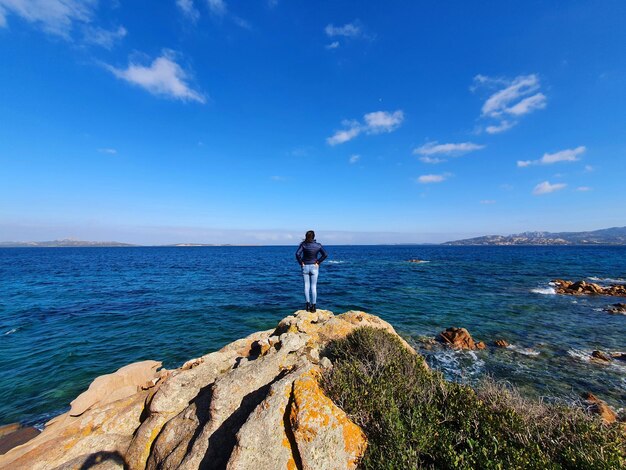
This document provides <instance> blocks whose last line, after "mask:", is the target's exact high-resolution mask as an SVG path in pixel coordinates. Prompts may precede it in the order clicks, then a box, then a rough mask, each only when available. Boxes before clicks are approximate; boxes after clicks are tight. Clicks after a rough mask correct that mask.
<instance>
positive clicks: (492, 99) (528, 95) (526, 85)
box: [471, 74, 547, 134]
mask: <svg viewBox="0 0 626 470" xmlns="http://www.w3.org/2000/svg"><path fill="white" fill-rule="evenodd" d="M482 88H487V89H491V90H493V89H496V90H497V91H495V92H492V94H491V95H490V96H489V97H488V98H487V100H486V101H485V102H484V104H483V106H482V110H481V117H483V118H485V119H493V120H496V121H497V122H496V123H494V124H490V125H488V126H487V127H486V129H485V131H486V132H487V133H489V134H498V133H500V132H504V131H507V130H509V129H511V128H512V127H514V126H515V125H517V123H518V121H517V120H516V119H518V118H520V117H522V116H525V115H526V114H530V113H532V112H533V111H535V110H538V109H543V108H545V107H546V102H547V97H546V95H544V94H543V93H542V92H541V91H539V90H540V88H541V83H540V80H539V77H538V76H537V75H536V74H531V75H519V76H517V77H515V78H513V79H506V78H493V77H488V76H486V75H476V76H475V77H474V84H473V86H472V88H471V89H472V91H476V90H478V89H482Z"/></svg>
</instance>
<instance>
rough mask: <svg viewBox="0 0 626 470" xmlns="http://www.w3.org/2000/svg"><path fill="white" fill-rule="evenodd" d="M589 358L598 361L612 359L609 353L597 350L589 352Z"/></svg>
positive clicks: (609, 360)
mask: <svg viewBox="0 0 626 470" xmlns="http://www.w3.org/2000/svg"><path fill="white" fill-rule="evenodd" d="M591 358H592V359H594V360H596V361H599V362H611V360H612V358H611V356H610V355H608V354H606V353H603V352H602V351H597V350H596V351H593V352H592V353H591Z"/></svg>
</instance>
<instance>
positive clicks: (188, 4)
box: [176, 0, 200, 21]
mask: <svg viewBox="0 0 626 470" xmlns="http://www.w3.org/2000/svg"><path fill="white" fill-rule="evenodd" d="M176 5H177V6H178V8H180V11H182V12H183V14H184V15H185V16H186V17H187V18H189V19H190V20H191V21H197V20H198V18H200V12H199V11H198V9H197V8H196V7H195V6H194V4H193V0H176Z"/></svg>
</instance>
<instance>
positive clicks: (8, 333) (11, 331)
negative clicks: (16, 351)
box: [4, 328, 19, 336]
mask: <svg viewBox="0 0 626 470" xmlns="http://www.w3.org/2000/svg"><path fill="white" fill-rule="evenodd" d="M17 330H19V328H12V329H10V330H9V331H5V333H4V336H7V335H12V334H13V333H15V332H16V331H17Z"/></svg>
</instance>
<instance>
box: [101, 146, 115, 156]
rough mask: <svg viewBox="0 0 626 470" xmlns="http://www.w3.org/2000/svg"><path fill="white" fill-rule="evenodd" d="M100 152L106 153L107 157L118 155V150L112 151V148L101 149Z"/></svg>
mask: <svg viewBox="0 0 626 470" xmlns="http://www.w3.org/2000/svg"><path fill="white" fill-rule="evenodd" d="M98 152H100V153H106V154H107V155H116V154H117V150H115V149H112V148H101V149H98Z"/></svg>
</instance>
